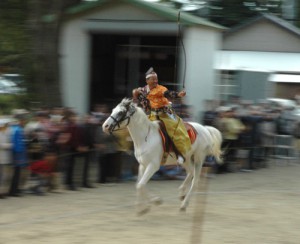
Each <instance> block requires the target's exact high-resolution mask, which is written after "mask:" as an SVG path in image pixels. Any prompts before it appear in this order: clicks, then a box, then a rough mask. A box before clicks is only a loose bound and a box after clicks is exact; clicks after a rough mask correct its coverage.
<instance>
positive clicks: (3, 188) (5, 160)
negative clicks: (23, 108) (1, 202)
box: [0, 118, 12, 198]
mask: <svg viewBox="0 0 300 244" xmlns="http://www.w3.org/2000/svg"><path fill="white" fill-rule="evenodd" d="M8 124H9V120H8V119H4V118H3V119H0V198H5V197H6V196H7V194H8V191H9V187H10V183H11V178H12V167H11V165H12V159H11V154H12V152H11V148H12V143H11V131H10V128H9V126H8Z"/></svg>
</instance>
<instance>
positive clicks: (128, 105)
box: [102, 98, 136, 133]
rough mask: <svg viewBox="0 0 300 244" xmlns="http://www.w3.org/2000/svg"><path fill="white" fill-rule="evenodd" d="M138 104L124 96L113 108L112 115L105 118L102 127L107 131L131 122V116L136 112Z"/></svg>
mask: <svg viewBox="0 0 300 244" xmlns="http://www.w3.org/2000/svg"><path fill="white" fill-rule="evenodd" d="M135 111H136V106H135V105H134V104H133V103H132V99H128V98H124V99H123V100H122V102H120V103H119V104H118V105H117V106H116V107H115V108H114V109H113V110H112V113H111V115H110V116H109V117H108V118H107V119H106V120H105V122H104V123H103V125H102V129H103V131H104V132H106V133H112V132H113V131H115V130H119V129H121V128H124V127H125V126H127V125H128V124H129V123H130V118H131V116H132V115H133V114H134V113H135Z"/></svg>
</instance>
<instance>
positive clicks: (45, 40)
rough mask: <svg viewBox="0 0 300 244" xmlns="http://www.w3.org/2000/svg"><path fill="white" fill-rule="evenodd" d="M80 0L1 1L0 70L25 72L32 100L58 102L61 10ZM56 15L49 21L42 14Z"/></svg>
mask: <svg viewBox="0 0 300 244" xmlns="http://www.w3.org/2000/svg"><path fill="white" fill-rule="evenodd" d="M80 2H81V0H47V1H44V0H26V1H24V0H1V1H0V73H1V72H2V73H3V72H13V73H21V74H23V75H24V77H25V80H26V84H27V88H28V97H29V99H30V100H32V101H39V102H40V103H41V104H44V105H48V106H54V105H61V100H62V99H61V93H60V89H59V87H60V81H59V75H58V74H59V65H58V45H59V40H58V33H59V29H60V25H61V21H62V18H63V13H64V10H65V9H66V8H68V7H70V6H73V5H75V4H78V3H80ZM49 14H51V15H55V16H57V18H55V20H54V21H52V22H51V23H45V22H43V17H44V16H45V15H49Z"/></svg>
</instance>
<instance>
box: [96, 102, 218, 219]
mask: <svg viewBox="0 0 300 244" xmlns="http://www.w3.org/2000/svg"><path fill="white" fill-rule="evenodd" d="M189 124H191V125H192V126H193V127H194V128H195V129H196V131H197V138H196V140H195V142H194V143H193V144H192V148H191V150H190V151H189V152H188V153H187V154H186V155H185V158H186V160H185V163H184V164H183V166H184V168H185V169H186V172H187V176H186V178H185V180H184V182H183V183H182V185H181V186H180V187H179V190H180V198H181V200H182V203H181V206H180V210H182V211H184V210H186V207H187V206H188V204H189V200H190V197H191V194H192V191H193V189H194V187H195V186H197V183H198V180H199V177H200V172H201V168H202V165H203V162H204V161H205V158H206V156H214V157H215V158H216V160H217V161H218V162H221V158H220V157H221V149H220V147H221V142H222V136H221V133H220V132H219V131H218V130H217V129H215V128H214V127H209V126H202V125H200V124H198V123H194V122H189ZM126 126H127V128H128V131H129V133H130V135H131V138H132V140H133V143H134V154H135V157H136V159H137V161H138V162H139V171H138V178H137V184H136V189H137V207H138V208H137V210H138V213H139V214H143V213H146V212H147V211H149V209H150V203H151V202H152V203H157V204H158V203H160V202H161V199H160V198H158V197H152V198H150V197H149V196H148V194H147V192H146V189H145V187H146V184H147V182H148V181H149V180H150V179H151V177H152V176H153V175H154V173H155V172H156V171H158V170H159V168H160V165H161V161H162V157H163V154H164V149H163V145H162V138H161V135H160V133H159V124H158V122H157V121H153V122H152V121H150V120H149V119H148V117H147V115H146V114H145V112H144V111H143V110H142V109H141V108H139V107H137V106H136V104H134V103H133V102H132V100H131V99H127V98H124V99H123V100H122V101H121V103H119V104H118V105H117V106H116V107H115V108H114V109H113V110H112V113H111V115H110V116H109V117H108V118H107V119H106V121H105V122H104V123H103V125H102V129H103V131H104V132H106V133H112V132H113V131H115V130H119V129H122V128H125V127H126Z"/></svg>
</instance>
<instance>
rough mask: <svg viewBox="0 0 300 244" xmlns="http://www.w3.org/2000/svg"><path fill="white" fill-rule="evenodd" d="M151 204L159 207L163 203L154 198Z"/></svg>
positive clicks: (158, 198)
mask: <svg viewBox="0 0 300 244" xmlns="http://www.w3.org/2000/svg"><path fill="white" fill-rule="evenodd" d="M151 202H152V203H153V204H154V205H161V204H162V203H163V200H162V199H161V198H160V197H154V198H153V199H152V200H151Z"/></svg>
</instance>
